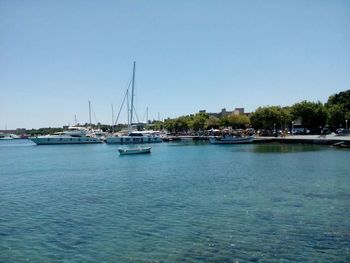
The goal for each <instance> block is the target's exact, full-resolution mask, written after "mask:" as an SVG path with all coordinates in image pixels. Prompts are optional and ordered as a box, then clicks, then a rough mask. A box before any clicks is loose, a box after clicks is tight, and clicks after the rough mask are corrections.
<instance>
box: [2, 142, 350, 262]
mask: <svg viewBox="0 0 350 263" xmlns="http://www.w3.org/2000/svg"><path fill="white" fill-rule="evenodd" d="M24 261H29V262H93V261H98V262H237V261H238V262H315V261H316V262H349V261H350V151H349V150H338V149H333V148H330V147H325V146H322V147H320V146H302V145H273V144H270V145H233V146H232V145H208V144H203V143H199V144H194V143H185V144H181V143H163V144H156V145H152V153H151V154H150V155H137V156H136V155H135V156H119V154H118V153H117V146H111V145H105V144H102V145H60V146H33V145H32V144H31V143H30V142H28V141H26V140H18V141H17V140H16V141H11V142H9V141H8V142H4V141H1V142H0V262H24Z"/></svg>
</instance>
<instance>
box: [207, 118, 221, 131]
mask: <svg viewBox="0 0 350 263" xmlns="http://www.w3.org/2000/svg"><path fill="white" fill-rule="evenodd" d="M219 127H220V119H219V118H217V117H215V116H209V118H208V119H207V120H206V121H205V124H204V128H205V129H206V130H208V129H212V128H213V129H218V128H219Z"/></svg>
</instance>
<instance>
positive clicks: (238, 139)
mask: <svg viewBox="0 0 350 263" xmlns="http://www.w3.org/2000/svg"><path fill="white" fill-rule="evenodd" d="M253 140H254V136H238V135H230V134H225V135H223V136H213V137H211V138H209V141H210V143H212V144H242V143H252V142H253Z"/></svg>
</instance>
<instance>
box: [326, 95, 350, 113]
mask: <svg viewBox="0 0 350 263" xmlns="http://www.w3.org/2000/svg"><path fill="white" fill-rule="evenodd" d="M331 105H341V107H342V108H343V109H344V111H346V112H350V90H347V91H342V92H339V93H337V94H334V95H331V96H330V97H329V98H328V101H327V103H326V106H331Z"/></svg>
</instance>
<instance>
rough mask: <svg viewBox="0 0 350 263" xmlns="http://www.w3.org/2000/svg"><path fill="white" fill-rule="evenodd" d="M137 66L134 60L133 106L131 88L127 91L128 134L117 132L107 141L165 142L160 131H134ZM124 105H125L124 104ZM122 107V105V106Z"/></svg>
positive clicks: (122, 142) (126, 142)
mask: <svg viewBox="0 0 350 263" xmlns="http://www.w3.org/2000/svg"><path fill="white" fill-rule="evenodd" d="M135 68H136V62H134V66H133V72H132V90H131V102H130V104H131V106H130V108H129V88H128V89H127V92H126V98H127V100H128V103H127V105H128V109H127V111H128V133H127V135H122V136H119V135H117V134H115V135H112V136H110V137H107V138H106V143H108V144H110V143H118V144H133V143H158V142H163V141H162V139H161V138H160V136H159V134H158V132H155V131H132V120H133V111H134V86H135ZM122 106H123V105H122ZM121 108H122V107H121Z"/></svg>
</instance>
